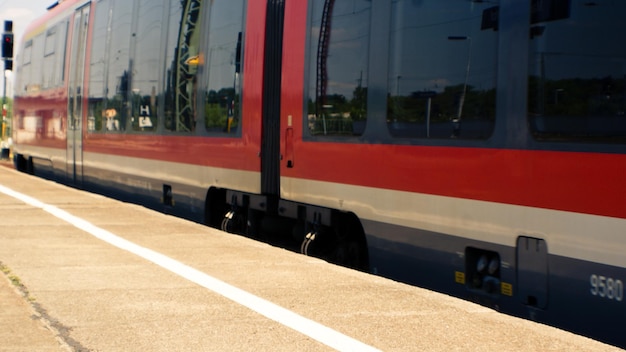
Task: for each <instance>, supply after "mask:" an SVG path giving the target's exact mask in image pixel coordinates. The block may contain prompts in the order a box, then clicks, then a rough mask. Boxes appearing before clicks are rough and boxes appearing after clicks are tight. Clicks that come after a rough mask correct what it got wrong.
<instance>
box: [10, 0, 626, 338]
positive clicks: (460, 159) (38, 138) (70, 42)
mask: <svg viewBox="0 0 626 352" xmlns="http://www.w3.org/2000/svg"><path fill="white" fill-rule="evenodd" d="M624 15H626V2H623V1H609V0H595V1H582V0H581V1H579V0H511V1H499V0H489V1H485V0H392V1H387V0H324V1H322V0H310V1H305V0H300V1H297V0H215V1H207V0H176V1H174V0H171V1H166V0H92V1H87V0H65V1H63V2H60V4H58V5H57V6H56V7H54V8H52V9H50V11H48V13H47V14H46V15H45V16H44V17H43V18H41V19H40V20H38V21H36V22H35V23H33V24H32V25H31V26H30V27H29V29H28V31H27V33H26V35H25V38H24V41H23V43H22V44H21V47H20V50H19V52H20V54H19V57H18V58H17V60H16V64H15V66H16V68H17V72H16V81H15V106H14V124H13V126H14V130H13V140H14V143H15V145H14V151H13V152H14V156H15V157H14V158H15V164H16V167H17V168H18V169H20V170H23V171H27V172H31V173H35V174H37V175H42V176H45V177H52V178H54V179H57V180H61V181H62V182H66V183H70V184H73V185H76V186H77V187H82V188H85V189H90V190H96V191H101V192H106V193H108V194H115V195H117V196H120V197H123V198H125V199H132V200H134V201H137V202H141V203H143V204H146V205H149V206H153V207H160V208H161V209H162V210H164V211H167V212H170V213H173V214H177V215H181V216H185V217H187V218H191V219H195V220H197V221H205V222H206V223H207V224H208V225H211V226H215V227H221V228H223V229H225V230H227V231H230V232H236V233H242V234H246V235H249V236H252V237H255V238H260V239H265V240H268V241H271V242H273V243H278V244H280V245H295V247H297V248H298V249H299V250H301V251H302V252H303V253H305V254H310V255H316V256H320V257H322V258H325V259H327V260H329V261H332V262H336V263H339V264H343V265H347V266H352V267H356V268H359V269H362V270H367V271H369V272H372V273H375V274H379V275H384V276H387V277H391V278H394V279H397V280H401V281H405V282H409V283H412V284H417V285H420V286H424V287H428V288H432V289H435V290H438V291H442V292H446V293H449V294H452V295H455V296H458V297H463V298H465V299H468V300H472V301H476V302H479V303H481V304H484V305H487V306H490V307H495V308H496V309H499V310H501V311H504V312H507V313H510V314H514V315H518V316H521V317H526V318H529V319H533V320H537V321H541V322H545V323H548V324H552V325H556V326H559V327H563V328H565V329H569V330H572V331H575V332H578V333H581V334H585V335H588V336H591V337H593V338H596V339H599V340H602V341H606V342H609V343H612V344H615V345H617V346H620V347H626V335H625V334H624V333H623V329H624V325H626V298H625V297H624V282H626V182H625V181H626V45H624V39H623V37H622V33H624V32H626V22H625V21H624V20H623V17H624ZM137 221H138V222H140V221H142V220H141V219H139V218H138V219H137Z"/></svg>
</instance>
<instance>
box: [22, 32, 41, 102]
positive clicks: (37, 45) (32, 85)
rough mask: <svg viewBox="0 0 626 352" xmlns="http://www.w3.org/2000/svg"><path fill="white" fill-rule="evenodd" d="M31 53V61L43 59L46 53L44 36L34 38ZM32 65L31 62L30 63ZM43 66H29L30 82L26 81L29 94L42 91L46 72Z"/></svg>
mask: <svg viewBox="0 0 626 352" xmlns="http://www.w3.org/2000/svg"><path fill="white" fill-rule="evenodd" d="M30 50H31V52H30V53H29V54H30V55H29V56H30V57H29V60H30V59H33V60H34V61H36V62H39V61H40V60H41V59H43V57H44V56H43V52H44V35H43V34H40V35H38V36H36V37H35V38H33V41H32V45H31V48H30ZM29 63H30V61H29ZM43 68H44V67H43V65H33V64H31V65H29V71H30V75H28V76H27V77H28V81H26V82H25V83H26V91H27V92H29V93H36V92H39V91H41V89H42V88H43V79H44V76H43V75H44V70H43Z"/></svg>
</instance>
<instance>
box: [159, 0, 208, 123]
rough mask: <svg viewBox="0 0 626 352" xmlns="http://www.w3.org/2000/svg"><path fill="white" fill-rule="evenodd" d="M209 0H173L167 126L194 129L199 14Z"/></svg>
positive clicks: (169, 44) (169, 40) (170, 29)
mask: <svg viewBox="0 0 626 352" xmlns="http://www.w3.org/2000/svg"><path fill="white" fill-rule="evenodd" d="M205 3H206V1H204V2H203V1H202V0H182V1H171V2H170V14H169V15H170V18H169V30H168V40H167V44H168V45H167V54H166V65H167V81H166V82H167V86H166V91H165V104H164V105H165V116H164V117H165V121H164V122H165V129H167V130H170V131H174V132H192V131H194V130H195V128H196V119H197V111H196V91H197V84H198V75H197V73H198V66H199V64H200V62H201V60H202V58H201V56H200V52H199V45H200V35H201V32H202V31H201V30H200V28H201V25H200V14H201V13H202V7H203V6H204V5H205Z"/></svg>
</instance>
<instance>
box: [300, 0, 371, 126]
mask: <svg viewBox="0 0 626 352" xmlns="http://www.w3.org/2000/svg"><path fill="white" fill-rule="evenodd" d="M371 4H372V2H371V0H349V1H348V0H326V1H313V5H312V8H313V13H312V20H311V50H310V55H311V65H310V70H311V72H310V79H309V82H310V85H309V102H308V125H309V130H310V132H311V133H312V134H314V135H347V136H352V135H361V134H362V133H363V131H364V130H365V123H366V118H367V72H368V71H367V70H368V59H367V58H368V50H369V40H370V16H371V6H372V5H371Z"/></svg>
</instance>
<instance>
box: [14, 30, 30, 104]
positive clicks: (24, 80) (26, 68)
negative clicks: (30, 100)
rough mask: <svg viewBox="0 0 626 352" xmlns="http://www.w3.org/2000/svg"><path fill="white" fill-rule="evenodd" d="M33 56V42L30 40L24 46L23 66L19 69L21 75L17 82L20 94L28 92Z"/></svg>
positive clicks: (18, 76)
mask: <svg viewBox="0 0 626 352" xmlns="http://www.w3.org/2000/svg"><path fill="white" fill-rule="evenodd" d="M32 56H33V41H32V40H29V41H27V42H26V43H25V44H24V52H23V53H22V64H21V65H19V66H18V67H17V69H18V70H19V74H18V75H17V80H18V82H16V84H17V86H18V87H19V90H20V92H27V91H28V83H29V82H30V71H31V68H32V65H31V60H32Z"/></svg>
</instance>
